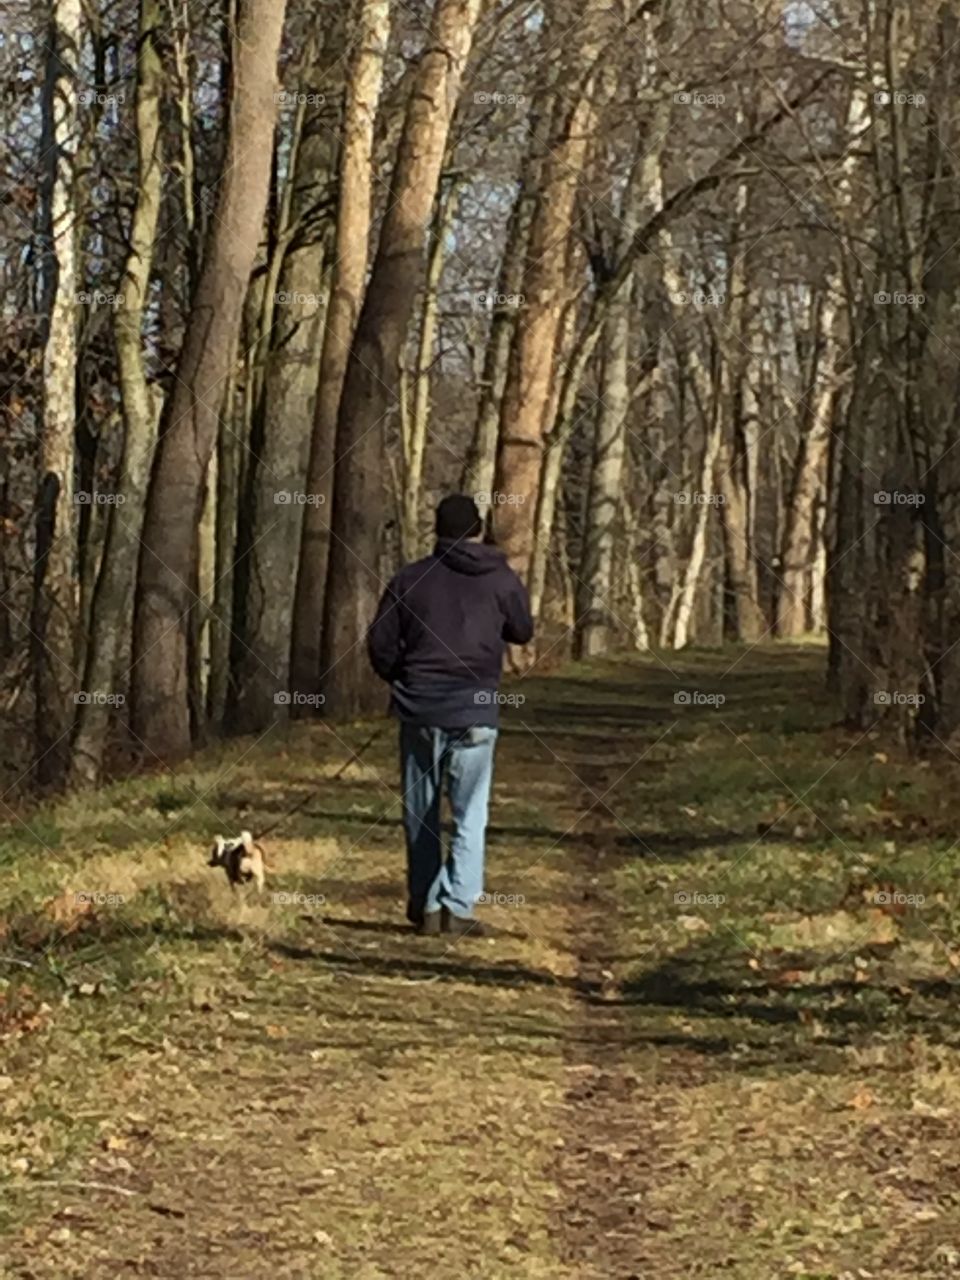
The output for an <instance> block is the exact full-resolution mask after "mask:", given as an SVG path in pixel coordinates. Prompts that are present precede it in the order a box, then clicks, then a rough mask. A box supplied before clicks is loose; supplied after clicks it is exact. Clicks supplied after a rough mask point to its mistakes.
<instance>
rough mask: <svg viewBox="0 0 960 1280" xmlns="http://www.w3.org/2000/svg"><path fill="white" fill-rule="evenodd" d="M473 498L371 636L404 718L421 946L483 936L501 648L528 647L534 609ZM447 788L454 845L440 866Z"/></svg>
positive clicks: (459, 504) (413, 900)
mask: <svg viewBox="0 0 960 1280" xmlns="http://www.w3.org/2000/svg"><path fill="white" fill-rule="evenodd" d="M482 532H483V522H482V521H481V519H480V513H479V511H478V510H477V506H476V503H475V502H474V501H473V499H472V498H468V497H466V496H464V495H463V494H451V495H450V496H449V497H447V498H444V499H443V501H442V502H441V503H440V505H439V506H438V507H437V514H436V533H437V542H436V546H435V548H434V551H433V554H432V555H429V556H427V557H426V558H425V559H423V560H418V561H417V562H416V563H415V564H408V565H406V566H405V567H404V568H403V569H401V570H400V572H399V573H398V574H397V575H396V576H395V577H394V578H393V579H392V581H391V582H390V584H389V585H388V587H387V589H386V591H385V592H384V594H383V598H382V599H381V601H380V605H379V608H378V609H377V616H376V617H375V618H374V620H373V623H372V625H371V627H370V631H369V633H368V636H367V645H368V649H369V653H370V661H371V663H372V664H373V669H374V670H375V671H376V673H377V675H378V676H380V678H381V679H382V680H387V681H389V682H390V685H391V689H392V696H391V709H392V710H393V712H394V714H395V715H397V716H398V717H399V718H400V722H401V723H400V758H401V780H402V785H403V826H404V832H405V834H406V841H407V918H408V919H409V920H410V922H411V923H412V924H414V925H415V926H416V927H417V931H418V932H419V933H422V934H436V933H440V932H445V933H451V934H457V935H462V934H465V933H472V934H474V935H476V934H479V933H480V932H481V927H480V925H479V924H478V922H477V921H476V920H475V919H474V915H473V909H474V904H475V903H476V901H477V899H478V898H479V897H480V895H481V894H482V893H483V860H484V837H485V834H486V826H487V803H488V800H489V797H490V784H491V781H492V779H493V752H494V746H495V745H496V740H497V723H498V711H499V706H498V699H497V696H496V695H497V687H498V685H499V683H500V673H501V667H502V665H503V654H504V648H505V646H506V645H508V644H526V643H527V641H528V640H530V639H531V637H532V636H533V622H532V621H531V619H530V605H529V601H528V598H527V592H526V589H525V588H524V586H523V584H522V583H521V581H520V579H519V578H518V577H517V575H516V574H515V573H514V572H513V570H512V569H511V568H510V567H509V565H508V564H507V561H506V557H505V556H504V554H503V552H502V551H498V550H497V548H496V547H493V546H490V545H488V544H486V543H484V542H482V541H481V535H482ZM444 781H446V789H447V796H448V799H449V802H450V809H451V812H452V815H453V837H452V839H451V842H450V850H449V855H448V857H447V860H446V862H444V861H443V855H442V847H441V841H440V802H441V798H442V792H443V787H444Z"/></svg>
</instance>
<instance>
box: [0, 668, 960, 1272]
mask: <svg viewBox="0 0 960 1280" xmlns="http://www.w3.org/2000/svg"><path fill="white" fill-rule="evenodd" d="M664 662H668V663H669V668H668V667H667V666H665V665H663V663H661V662H660V661H659V660H657V659H655V658H650V659H647V660H643V661H641V660H639V659H627V660H624V661H618V662H617V663H616V664H613V663H609V664H593V665H591V666H589V667H570V668H568V669H566V670H564V671H562V672H560V673H559V674H557V675H555V676H552V677H551V678H549V679H526V680H524V681H522V682H520V683H519V684H517V685H515V691H516V692H522V693H523V694H524V695H525V698H526V701H525V702H524V703H523V705H521V706H520V707H519V708H517V709H510V710H509V712H508V715H507V717H506V720H505V727H504V732H503V735H502V742H501V749H500V754H499V757H498V787H497V793H496V802H495V806H494V811H493V814H492V829H491V834H490V848H489V876H488V880H489V883H488V891H489V894H490V896H491V898H492V901H491V902H490V903H489V904H488V905H487V906H486V907H485V908H484V916H485V918H486V919H487V920H488V921H490V922H492V923H493V924H494V925H495V926H496V927H497V929H498V936H496V937H495V938H490V939H487V938H484V939H479V938H469V937H468V938H466V939H464V940H460V941H457V942H456V943H454V944H451V943H450V942H449V940H447V939H418V938H415V937H413V936H412V935H411V934H410V933H409V932H408V931H407V929H406V927H405V925H404V923H403V918H402V912H403V895H402V871H401V855H400V830H399V825H398V824H399V805H398V799H397V791H396V767H395V759H394V746H393V741H392V736H391V735H390V733H389V732H388V733H387V734H385V735H384V736H383V737H382V738H380V739H379V740H378V741H377V742H376V743H375V744H374V745H373V746H372V747H371V748H370V750H369V751H368V752H367V753H366V754H365V756H364V758H363V761H362V762H361V763H360V764H354V765H351V766H350V767H349V768H348V769H347V770H346V771H345V772H344V773H343V774H342V776H340V777H339V778H334V775H335V773H337V771H338V770H340V768H341V766H342V765H343V763H344V761H345V760H347V759H349V757H350V752H351V748H355V747H356V746H357V745H359V744H360V743H362V742H363V741H364V740H365V739H366V737H367V735H368V731H369V729H368V726H362V725H357V726H350V727H348V728H341V729H338V730H337V732H336V733H334V732H332V731H331V730H330V729H328V728H325V727H323V726H319V725H311V726H297V727H295V728H294V729H292V730H291V731H290V732H289V733H288V734H285V735H284V736H282V737H280V736H278V735H268V736H267V738H266V739H264V740H261V741H260V742H259V743H257V744H253V743H252V742H250V741H244V742H239V743H234V744H231V745H230V747H229V749H228V750H226V751H223V750H221V751H219V752H218V753H216V754H209V755H207V756H204V757H200V758H198V759H197V760H195V761H193V762H191V764H190V765H189V766H188V767H187V768H185V769H184V770H183V771H181V772H180V773H179V774H177V775H176V776H172V775H167V776H165V777H157V778H151V779H139V780H136V781H134V782H129V783H125V784H122V785H118V786H116V787H115V788H112V789H111V790H109V791H107V792H104V793H101V794H100V795H98V796H97V797H96V801H95V802H94V801H92V800H90V799H72V800H69V801H65V802H64V803H62V804H61V805H59V806H57V807H46V808H44V809H43V810H41V811H38V812H35V813H33V814H29V815H27V814H24V815H22V821H17V820H13V819H11V821H10V823H9V825H8V827H7V828H6V829H5V831H4V832H3V834H2V836H0V869H2V876H0V1178H2V1196H0V1276H3V1277H8V1276H9V1277H57V1278H58V1280H59V1278H60V1277H101V1276H102V1277H114V1276H154V1277H178V1278H179V1277H199V1276H205V1277H229V1278H230V1280H247V1278H250V1280H253V1278H254V1277H257V1278H259V1277H262V1276H265V1275H271V1276H273V1277H277V1278H281V1277H283V1278H286V1277H291V1278H292V1277H304V1278H309V1280H315V1278H317V1277H321V1278H323V1280H326V1278H327V1277H329V1278H330V1280H338V1278H339V1277H344V1280H346V1278H348V1277H349V1278H350V1280H355V1278H358V1280H367V1278H368V1277H369V1278H370V1280H374V1278H377V1277H393V1276H398V1277H399V1276H403V1277H406V1276H408V1275H413V1274H416V1275H423V1276H427V1277H433V1276H437V1277H440V1276H445V1275H450V1274H455V1275H457V1276H478V1277H490V1278H491V1280H499V1278H500V1277H505V1276H517V1277H531V1278H536V1277H551V1280H553V1278H557V1280H568V1278H569V1280H573V1277H577V1278H578V1280H593V1278H594V1277H595V1278H596V1280H601V1278H602V1280H628V1278H629V1277H638V1278H639V1277H642V1280H666V1278H667V1277H669V1278H671V1280H673V1278H676V1280H683V1278H685V1277H699V1276H718V1277H731V1278H732V1280H771V1277H786V1276H796V1277H801V1278H802V1277H806V1280H828V1278H829V1280H848V1278H849V1280H854V1278H860V1277H864V1278H866V1280H869V1278H870V1277H876V1278H877V1280H899V1278H901V1277H935V1276H944V1275H950V1274H957V1273H960V1211H958V1203H960V1180H958V1177H957V1173H958V1169H960V1111H958V1103H960V1056H958V1031H960V1014H958V1012H957V1009H958V1005H957V998H956V997H957V980H956V969H957V967H958V966H960V954H958V952H957V951H955V950H954V941H955V938H956V932H957V930H956V924H957V919H956V918H957V915H958V913H960V896H958V893H957V870H956V864H957V858H956V855H955V850H954V844H955V842H956V837H957V815H958V808H960V798H958V795H957V787H956V777H957V770H956V766H955V763H954V762H953V761H952V760H951V759H949V758H938V759H936V760H935V761H934V762H933V763H932V764H928V763H927V762H924V761H909V760H906V759H900V758H897V757H896V756H895V754H893V753H892V752H891V751H890V750H889V748H885V747H882V745H881V744H880V742H879V741H878V740H876V739H874V737H873V736H872V735H870V734H866V735H852V734H846V733H843V732H840V731H838V730H836V729H833V728H831V724H832V721H833V720H834V719H835V715H834V709H833V708H832V707H831V705H830V703H829V700H828V699H827V698H826V696H825V694H824V693H823V692H822V679H821V671H820V668H821V655H820V654H818V652H817V651H815V650H803V649H795V650H780V649H778V650H773V649H761V650H755V651H753V652H751V653H749V654H741V653H739V652H722V653H710V654H704V653H701V654H696V653H691V654H685V655H683V656H682V657H681V658H677V657H676V655H669V656H668V657H666V658H665V659H664ZM717 695H719V696H717ZM721 698H722V699H723V701H720V699H721ZM324 778H326V779H327V782H326V783H325V784H323V785H322V786H321V790H320V792H319V794H318V795H317V796H316V797H315V798H313V799H310V800H309V801H308V803H307V804H306V805H305V807H304V809H303V810H301V811H300V812H298V813H297V814H296V815H295V816H294V817H292V818H290V819H289V820H288V821H287V822H285V823H284V824H283V825H282V826H281V827H279V828H278V830H277V832H276V834H275V835H273V836H270V837H268V838H267V840H266V848H267V855H268V865H269V867H270V876H269V881H268V894H267V896H266V898H265V900H264V901H262V902H257V901H254V900H244V901H241V902H234V901H232V900H231V898H230V894H229V891H228V890H227V888H226V885H225V884H224V883H221V881H220V880H219V879H218V878H217V875H216V874H215V873H213V872H211V871H208V870H207V869H206V868H205V867H204V865H203V863H204V859H205V850H206V847H207V845H208V843H209V839H210V837H211V836H212V834H214V833H215V832H217V831H234V830H236V829H237V828H238V827H239V826H241V825H247V826H250V827H252V828H253V829H254V830H260V829H263V828H264V827H265V826H267V824H268V823H270V822H271V821H273V820H275V819H276V818H277V817H280V816H281V815H283V814H284V813H286V812H288V811H289V810H290V809H291V808H292V807H293V806H294V805H295V804H296V803H297V802H298V801H299V800H301V799H303V798H304V797H306V796H307V794H308V792H309V791H310V790H311V789H312V788H313V787H314V786H316V785H317V783H318V781H322V780H323V779H324ZM78 895H81V899H80V900H78ZM82 895H87V896H88V897H89V898H92V899H94V900H93V901H83V900H82ZM273 895H277V896H276V897H274V896H273Z"/></svg>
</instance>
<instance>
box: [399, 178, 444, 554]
mask: <svg viewBox="0 0 960 1280" xmlns="http://www.w3.org/2000/svg"><path fill="white" fill-rule="evenodd" d="M456 206H457V193H456V189H453V190H451V191H449V192H448V193H447V194H446V195H445V196H443V197H441V198H440V201H439V203H438V205H437V209H436V212H435V215H434V224H433V227H432V229H431V232H430V250H429V253H428V255H427V279H426V283H425V285H424V295H423V313H422V315H421V318H420V335H419V339H418V342H417V358H416V363H415V365H414V371H413V375H414V383H413V396H412V404H411V411H410V420H409V431H408V432H407V433H406V439H405V440H404V450H403V488H402V502H401V551H402V555H403V558H404V559H405V560H416V559H417V557H418V556H419V555H420V552H421V549H422V548H421V538H420V505H421V497H422V494H423V459H424V453H425V451H426V447H427V432H428V430H429V427H430V370H431V367H432V365H433V348H434V343H435V341H436V336H437V319H438V314H439V310H440V297H439V291H440V277H441V275H442V274H443V263H444V259H445V256H446V248H447V243H446V242H447V236H448V234H449V231H450V224H451V222H452V220H453V216H454V213H455V211H456Z"/></svg>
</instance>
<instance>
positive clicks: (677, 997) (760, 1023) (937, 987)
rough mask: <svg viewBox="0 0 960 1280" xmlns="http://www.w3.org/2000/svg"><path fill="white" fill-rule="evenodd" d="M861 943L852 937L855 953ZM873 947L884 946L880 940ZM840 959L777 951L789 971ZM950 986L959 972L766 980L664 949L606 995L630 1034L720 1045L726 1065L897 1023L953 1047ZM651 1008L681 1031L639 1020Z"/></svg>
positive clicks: (767, 1059) (844, 1043)
mask: <svg viewBox="0 0 960 1280" xmlns="http://www.w3.org/2000/svg"><path fill="white" fill-rule="evenodd" d="M869 950H870V948H869V947H861V948H859V949H858V954H861V955H862V954H864V953H865V952H866V951H869ZM877 952H878V955H884V954H885V953H886V949H885V948H878V949H877ZM844 961H846V962H847V963H849V962H850V957H849V951H844V952H840V953H837V954H835V955H828V954H824V953H822V952H821V953H816V954H815V955H810V954H802V953H797V954H795V955H783V956H781V957H779V964H780V965H781V966H782V968H781V971H782V972H787V971H789V970H791V969H792V970H793V971H794V972H795V973H803V972H811V973H813V972H814V971H815V970H816V969H824V968H827V967H830V966H832V965H839V964H840V963H843V962H844ZM958 995H960V981H958V982H954V981H948V980H946V979H922V978H903V979H896V978H894V977H892V976H887V977H884V978H882V979H878V980H875V981H869V982H862V981H856V980H854V979H853V978H849V979H848V978H832V979H828V980H825V981H817V980H816V979H815V978H812V979H811V980H809V981H794V980H790V981H789V982H772V981H770V980H769V979H768V978H765V977H764V976H763V975H759V974H758V975H756V976H755V977H749V978H745V977H744V976H743V965H742V958H736V959H731V960H730V961H729V962H728V963H725V962H724V960H723V959H722V958H718V957H716V956H715V955H714V956H710V955H706V954H703V955H700V956H687V957H677V956H674V957H671V958H670V959H669V960H667V961H666V962H665V963H664V964H662V965H660V966H659V967H658V968H656V969H653V970H650V971H649V972H647V973H644V974H642V975H640V976H638V977H636V978H634V979H633V980H631V981H628V982H626V983H625V984H624V985H623V987H622V988H621V994H620V998H619V999H617V1000H614V1001H613V1002H612V1003H613V1004H614V1006H616V1007H619V1009H620V1010H621V1012H622V1013H625V1014H626V1015H627V1018H628V1021H629V1025H630V1028H631V1033H632V1036H633V1037H634V1038H636V1039H641V1040H652V1041H653V1042H655V1043H665V1044H675V1045H682V1046H685V1047H688V1048H694V1049H700V1050H701V1051H704V1052H710V1053H712V1054H716V1055H721V1056H723V1055H729V1056H730V1058H731V1062H730V1065H731V1068H733V1067H736V1068H737V1069H740V1068H741V1067H743V1066H744V1065H746V1064H748V1063H751V1062H752V1064H753V1065H763V1066H767V1067H769V1066H771V1065H775V1064H782V1065H789V1064H790V1063H792V1062H800V1061H807V1062H809V1061H810V1060H811V1059H813V1058H816V1057H818V1056H822V1053H823V1050H824V1049H825V1048H846V1047H848V1046H850V1045H851V1044H853V1043H855V1042H857V1041H860V1040H863V1039H864V1038H865V1037H868V1036H870V1035H871V1034H873V1033H876V1032H882V1033H884V1034H885V1035H888V1034H889V1033H890V1032H893V1031H897V1032H900V1033H902V1034H903V1035H904V1036H907V1035H910V1034H913V1033H916V1032H922V1033H923V1034H924V1035H925V1036H928V1037H930V1038H931V1039H933V1040H936V1041H938V1042H940V1043H943V1044H946V1045H949V1046H951V1047H957V1046H958V1045H960V1002H958V999H957V997H958ZM587 998H588V999H590V1000H591V1001H595V1000H596V999H597V998H598V997H596V996H595V995H588V997H587ZM606 1003H611V1002H609V1001H607V1002H606ZM655 1013H657V1014H659V1015H660V1016H663V1015H666V1016H668V1017H671V1016H676V1015H683V1016H684V1017H685V1018H686V1019H687V1020H688V1021H689V1022H690V1023H691V1031H690V1032H689V1033H684V1032H674V1031H672V1030H668V1031H661V1030H660V1029H659V1028H657V1029H656V1030H652V1031H651V1030H648V1029H647V1028H648V1027H649V1022H650V1015H653V1014H655ZM697 1023H702V1024H705V1025H703V1026H697V1025H696V1024H697ZM724 1023H729V1024H731V1028H730V1031H729V1033H726V1032H724V1031H723V1030H722V1027H723V1024H724ZM708 1024H712V1025H708ZM814 1027H815V1028H816V1033H815V1034H814V1032H813V1030H812V1028H814ZM705 1041H706V1042H707V1043H708V1045H709V1047H708V1048H706V1049H705V1048H704V1047H703V1045H704V1042H705ZM740 1050H745V1051H746V1052H745V1053H743V1052H740ZM735 1051H737V1052H736V1054H735Z"/></svg>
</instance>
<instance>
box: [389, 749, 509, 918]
mask: <svg viewBox="0 0 960 1280" xmlns="http://www.w3.org/2000/svg"><path fill="white" fill-rule="evenodd" d="M496 742H497V730H496V729H492V728H488V727H487V726H486V725H478V726H475V727H474V728H472V729H435V728H433V727H432V726H430V727H426V726H421V725H414V724H402V725H401V726H400V774H401V779H402V782H403V797H404V798H403V829H404V832H405V833H406V837H407V916H408V918H409V919H410V920H411V921H413V922H414V923H417V922H418V921H419V920H420V918H421V917H422V916H423V915H424V914H427V913H429V912H431V911H439V910H440V908H441V907H446V908H447V909H448V910H449V911H450V912H452V913H453V915H455V916H463V917H465V918H468V917H470V916H472V915H473V906H474V903H475V902H476V900H477V898H479V896H480V895H481V894H482V893H483V854H484V837H485V835H486V829H487V804H488V801H489V799H490V784H491V782H492V781H493V751H494V747H495V746H496ZM444 779H446V788H447V798H448V800H449V802H450V811H451V815H452V818H453V835H452V837H451V840H450V849H449V853H448V855H447V860H446V862H444V860H443V848H442V844H441V839H440V802H441V799H442V798H443V785H444Z"/></svg>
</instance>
